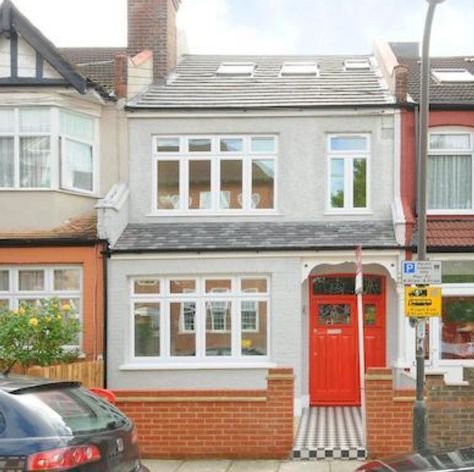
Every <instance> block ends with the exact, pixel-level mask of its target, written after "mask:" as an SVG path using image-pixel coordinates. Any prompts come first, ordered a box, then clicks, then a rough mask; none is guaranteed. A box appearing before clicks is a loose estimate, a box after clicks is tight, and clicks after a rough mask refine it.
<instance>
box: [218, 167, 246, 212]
mask: <svg viewBox="0 0 474 472" xmlns="http://www.w3.org/2000/svg"><path fill="white" fill-rule="evenodd" d="M219 203H220V207H221V208H223V209H240V208H242V161H241V160H238V161H237V160H235V161H234V160H229V161H228V160H225V161H221V194H220V202H219Z"/></svg>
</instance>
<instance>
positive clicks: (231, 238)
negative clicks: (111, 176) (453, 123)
mask: <svg viewBox="0 0 474 472" xmlns="http://www.w3.org/2000/svg"><path fill="white" fill-rule="evenodd" d="M359 244H361V245H362V246H363V247H365V248H374V249H375V248H377V249H379V248H380V249H383V248H394V247H398V244H397V242H396V240H395V234H394V229H393V224H392V222H391V221H373V222H367V221H364V222H362V221H347V222H341V221H338V222H331V223H306V222H295V223H273V222H231V223H227V222H226V223H155V224H129V225H128V226H127V228H126V229H125V231H124V232H123V233H122V235H121V237H120V238H119V240H118V241H117V242H116V244H115V245H114V247H113V252H148V251H150V252H172V251H173V252H174V251H178V252H179V251H217V250H223V251H226V250H228V251H233V250H243V251H245V250H297V249H302V250H304V249H324V248H326V249H329V248H335V249H338V248H341V249H344V248H354V247H356V246H357V245H359Z"/></svg>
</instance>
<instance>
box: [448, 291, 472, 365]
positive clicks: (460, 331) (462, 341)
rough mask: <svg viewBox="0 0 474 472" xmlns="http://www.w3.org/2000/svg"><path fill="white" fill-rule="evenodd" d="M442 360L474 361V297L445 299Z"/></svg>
mask: <svg viewBox="0 0 474 472" xmlns="http://www.w3.org/2000/svg"><path fill="white" fill-rule="evenodd" d="M442 307H443V308H442V310H443V313H442V332H441V358H442V359H474V297H443V303H442Z"/></svg>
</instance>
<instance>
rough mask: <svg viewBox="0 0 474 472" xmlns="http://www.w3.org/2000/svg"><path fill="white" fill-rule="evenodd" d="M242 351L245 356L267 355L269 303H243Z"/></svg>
mask: <svg viewBox="0 0 474 472" xmlns="http://www.w3.org/2000/svg"><path fill="white" fill-rule="evenodd" d="M240 313H241V326H242V333H241V340H240V343H241V349H242V355H243V356H266V355H267V317H268V306H267V302H263V301H243V302H242V303H241V311H240Z"/></svg>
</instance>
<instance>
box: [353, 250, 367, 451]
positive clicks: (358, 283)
mask: <svg viewBox="0 0 474 472" xmlns="http://www.w3.org/2000/svg"><path fill="white" fill-rule="evenodd" d="M355 292H356V295H357V327H358V330H357V332H358V341H359V343H358V344H359V382H360V409H361V416H362V439H363V441H364V444H367V418H366V400H365V342H364V340H365V336H364V304H363V300H362V296H363V293H364V278H363V275H362V247H361V246H358V247H357V249H356V280H355Z"/></svg>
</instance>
